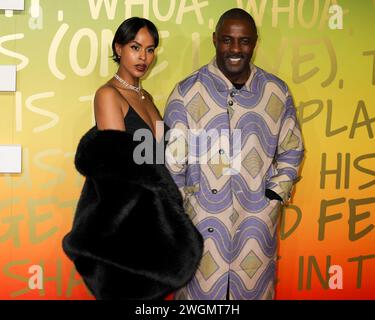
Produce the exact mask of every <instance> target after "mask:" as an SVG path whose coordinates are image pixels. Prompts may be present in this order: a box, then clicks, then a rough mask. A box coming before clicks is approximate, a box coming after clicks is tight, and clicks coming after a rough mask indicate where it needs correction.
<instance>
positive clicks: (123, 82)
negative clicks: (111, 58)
mask: <svg viewBox="0 0 375 320" xmlns="http://www.w3.org/2000/svg"><path fill="white" fill-rule="evenodd" d="M114 77H115V78H116V79H117V80H118V82H120V83H121V84H122V85H123V87H124V88H125V89H130V90H133V91H135V92H137V93H138V94H139V96H140V97H141V99H142V100H144V99H145V98H146V97H145V95H144V93H143V90H142V87H141V85H140V84H139V87H136V86H133V85H132V84H130V83H127V82H126V81H125V80H124V79H122V78H121V77H120V76H119V75H118V74H117V73H115V75H114Z"/></svg>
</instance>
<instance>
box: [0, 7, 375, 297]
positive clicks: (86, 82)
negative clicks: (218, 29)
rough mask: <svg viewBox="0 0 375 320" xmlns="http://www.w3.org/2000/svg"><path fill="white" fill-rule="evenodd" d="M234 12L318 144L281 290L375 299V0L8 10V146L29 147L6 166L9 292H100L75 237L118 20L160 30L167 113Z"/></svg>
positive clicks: (159, 84) (4, 262) (0, 257)
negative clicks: (254, 34)
mask: <svg viewBox="0 0 375 320" xmlns="http://www.w3.org/2000/svg"><path fill="white" fill-rule="evenodd" d="M233 7H240V8H243V9H245V10H247V11H248V12H250V13H251V14H252V15H253V17H254V19H255V21H256V24H257V26H258V30H259V41H258V45H257V48H256V52H255V54H254V63H255V64H256V65H258V66H260V67H261V68H264V69H265V70H267V71H269V72H272V73H274V74H276V75H277V76H279V77H280V78H282V79H283V80H285V81H286V82H287V83H288V85H289V86H290V90H291V92H292V94H293V96H294V100H295V105H296V109H297V114H298V118H299V121H300V124H301V127H302V131H303V137H304V142H305V146H306V156H305V160H304V163H303V167H302V172H301V175H302V179H301V180H300V181H299V182H298V183H297V185H296V190H295V192H294V195H293V199H292V200H293V201H292V202H291V203H290V205H289V206H288V207H286V208H285V210H284V211H283V213H282V219H281V223H280V250H279V260H278V274H277V277H278V282H277V295H276V298H277V299H374V298H375V247H374V246H375V245H374V244H375V230H374V224H375V192H374V191H375V143H374V132H375V94H374V93H375V90H374V89H375V42H374V36H373V31H374V27H375V1H373V0H361V1H354V0H342V1H339V0H337V1H330V0H306V1H304V0H215V1H214V0H125V1H124V0H122V1H116V0H80V1H66V0H64V1H63V0H55V1H47V0H40V1H33V0H30V1H28V0H26V1H25V2H24V10H17V11H11V10H0V66H1V65H3V66H9V65H10V66H15V68H16V89H15V91H12V90H7V91H3V92H0V145H2V146H3V147H4V146H5V147H6V146H12V145H20V146H21V149H22V172H21V173H1V174H0V299H92V298H93V297H92V296H91V295H90V293H89V292H88V291H87V289H86V288H85V286H84V284H83V282H82V280H81V279H80V277H79V275H78V274H77V273H76V271H75V269H74V266H73V264H72V263H71V262H70V261H69V260H68V259H67V258H66V256H65V255H64V253H63V251H62V247H61V240H62V237H63V236H64V235H65V234H66V233H67V232H68V231H69V230H70V228H71V225H72V219H73V215H74V210H75V206H76V203H77V199H78V197H79V194H80V191H81V188H82V184H83V178H82V176H80V175H79V174H78V173H77V171H76V170H75V168H74V165H73V159H74V154H75V149H76V146H77V143H78V141H79V139H80V137H81V136H82V134H83V133H84V132H85V131H86V130H87V129H88V128H90V127H91V126H92V125H93V123H94V118H93V107H92V101H93V96H94V93H95V91H96V89H97V88H98V87H99V86H100V85H102V84H103V83H105V82H106V81H107V80H108V79H109V78H111V77H112V76H113V73H114V72H115V71H116V70H117V68H116V65H115V64H114V63H113V62H112V61H111V59H110V58H109V56H110V55H111V42H112V38H113V35H114V32H115V30H116V29H117V27H118V25H119V24H120V23H121V22H122V21H123V20H124V19H126V18H128V17H131V16H143V17H146V18H149V19H150V20H152V21H153V22H154V23H155V24H156V25H157V27H158V28H159V30H160V36H161V45H160V47H159V48H158V52H157V59H156V63H155V65H154V66H153V68H152V70H151V71H150V72H149V74H148V75H147V78H146V79H144V81H143V86H144V87H145V88H146V89H147V90H148V91H149V92H150V93H151V94H152V95H153V97H154V100H155V103H156V105H157V107H158V108H159V110H160V111H161V113H162V114H163V112H164V108H165V103H166V100H167V98H168V95H169V93H170V92H171V90H172V89H173V87H174V85H175V84H176V83H177V82H178V81H180V80H181V79H183V78H184V77H186V76H187V75H189V74H190V73H191V72H192V71H194V70H195V69H197V68H198V67H200V66H201V65H203V64H206V63H207V62H209V61H210V60H211V58H212V57H213V56H214V52H215V51H214V47H213V44H212V32H213V30H214V28H215V25H216V23H217V21H218V18H219V17H220V15H221V14H222V13H223V12H224V11H226V10H227V9H230V8H233ZM0 70H1V68H0ZM6 70H8V69H6ZM4 72H5V71H4ZM4 75H5V73H4V74H3V76H4ZM4 81H5V80H4ZM151 240H152V239H151Z"/></svg>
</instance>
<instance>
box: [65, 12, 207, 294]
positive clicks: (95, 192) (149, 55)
mask: <svg viewBox="0 0 375 320" xmlns="http://www.w3.org/2000/svg"><path fill="white" fill-rule="evenodd" d="M158 42H159V36H158V31H157V29H156V27H155V26H154V24H153V23H152V22H150V21H149V20H146V19H143V18H136V17H135V18H130V19H127V20H125V21H124V22H123V23H122V24H121V25H120V26H119V28H118V30H117V31H116V33H115V36H114V39H113V43H112V49H113V60H114V61H115V62H116V63H118V65H119V68H118V71H117V73H116V74H115V75H114V77H113V78H112V79H110V80H109V81H108V82H107V83H106V84H104V85H103V86H102V87H100V88H99V89H98V90H97V92H96V94H95V100H94V107H95V118H96V126H95V127H93V128H91V129H90V130H89V131H88V132H87V133H86V134H85V135H84V136H83V137H82V139H81V141H80V142H79V145H78V148H77V152H76V157H75V165H76V168H77V170H78V171H79V172H80V173H81V174H82V175H84V176H85V177H86V180H85V184H84V186H83V190H82V193H81V196H80V199H79V202H78V205H77V209H76V213H75V217H74V221H73V227H72V230H71V232H69V233H68V234H67V235H66V236H65V237H64V239H63V249H64V251H65V253H66V254H67V256H68V257H69V258H70V259H71V260H72V261H73V262H74V264H75V267H76V269H77V271H78V272H79V273H80V275H81V277H82V278H83V280H84V282H85V284H86V285H87V287H88V288H89V289H90V291H91V292H92V293H93V295H94V296H95V297H96V298H97V299H163V298H164V297H165V296H166V295H168V294H169V293H171V292H173V291H175V290H177V289H178V288H180V287H183V286H184V285H185V284H187V283H188V282H189V280H190V279H191V278H192V276H193V274H194V273H195V271H196V269H197V267H198V264H199V261H200V259H201V256H202V250H203V241H202V237H201V235H200V233H199V232H198V231H197V230H196V229H195V227H194V226H193V224H192V223H191V221H190V219H189V218H188V216H187V215H186V214H185V213H184V210H183V205H182V197H181V195H180V193H179V191H178V188H177V186H176V185H175V183H174V181H173V179H172V178H171V176H170V175H169V172H168V170H167V169H166V168H165V166H164V165H163V164H162V162H160V161H156V160H157V159H156V158H157V157H156V156H155V154H156V153H157V152H156V151H157V150H160V148H161V150H162V155H163V154H164V152H163V151H164V149H163V145H164V143H163V142H164V141H163V140H164V131H165V130H166V129H168V128H166V127H165V126H164V125H162V126H160V123H161V122H160V121H161V117H160V114H159V112H158V111H157V109H156V107H155V105H154V104H153V101H152V97H151V96H150V94H148V93H147V92H146V91H145V90H144V89H142V87H141V85H140V78H141V77H142V76H144V75H145V73H146V72H147V70H148V68H149V66H150V65H151V63H152V61H153V59H154V54H155V52H154V51H155V48H156V47H157V46H158ZM160 129H161V130H160ZM139 137H142V138H144V139H139ZM159 155H160V152H159ZM159 160H160V159H159ZM158 163H161V164H158Z"/></svg>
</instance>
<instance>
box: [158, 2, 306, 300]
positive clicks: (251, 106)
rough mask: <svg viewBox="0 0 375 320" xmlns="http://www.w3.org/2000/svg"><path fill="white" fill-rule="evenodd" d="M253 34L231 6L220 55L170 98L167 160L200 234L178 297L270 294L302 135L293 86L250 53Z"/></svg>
mask: <svg viewBox="0 0 375 320" xmlns="http://www.w3.org/2000/svg"><path fill="white" fill-rule="evenodd" d="M257 37H258V36H257V29H256V26H255V23H254V20H253V18H252V17H251V16H250V15H249V14H248V13H247V12H246V11H244V10H242V9H231V10H229V11H227V12H225V13H224V14H223V15H222V16H221V17H220V19H219V21H218V24H217V26H216V30H215V32H214V33H213V43H214V45H215V48H216V57H215V58H214V59H213V60H212V61H211V62H210V63H209V64H208V65H205V66H203V67H202V68H200V69H199V70H197V71H196V72H194V73H193V74H192V75H190V76H189V77H187V78H186V79H184V80H183V81H181V82H180V83H178V84H177V86H176V87H175V89H174V90H173V92H172V93H171V95H170V97H169V99H168V102H167V108H166V111H165V118H164V121H165V122H166V124H167V125H168V126H169V127H170V128H171V129H173V130H171V131H172V132H171V136H170V139H169V143H168V145H167V149H166V159H167V167H168V169H169V170H170V172H171V174H172V177H173V178H174V180H175V182H176V184H177V185H178V187H179V188H180V191H181V192H182V194H183V197H184V206H185V210H186V212H187V213H188V214H189V216H190V218H191V219H192V221H193V223H194V224H195V226H196V227H197V228H198V230H199V231H200V232H201V234H202V235H203V237H204V253H203V257H202V260H201V262H200V266H199V269H198V270H197V272H196V273H195V275H194V277H193V279H192V280H191V281H190V283H189V284H188V285H187V286H186V287H184V288H183V289H181V290H179V291H178V292H177V293H176V295H175V298H176V299H210V300H219V299H236V300H240V299H273V298H274V280H275V266H276V257H277V236H276V229H277V224H278V220H279V212H280V207H281V205H283V204H285V203H286V202H287V201H288V200H289V198H290V194H291V188H292V185H293V183H294V182H296V180H297V177H298V169H299V166H300V163H301V161H302V158H303V142H302V137H301V132H300V128H299V125H298V123H297V120H296V113H295V108H294V105H293V100H292V97H291V95H290V93H289V90H288V87H287V85H286V84H285V83H284V82H283V81H282V80H280V79H279V78H277V77H276V76H274V75H272V74H270V73H267V72H266V71H264V70H262V69H260V68H258V67H256V66H255V65H254V64H252V63H251V62H250V60H251V57H252V54H253V50H254V48H255V45H256V41H257Z"/></svg>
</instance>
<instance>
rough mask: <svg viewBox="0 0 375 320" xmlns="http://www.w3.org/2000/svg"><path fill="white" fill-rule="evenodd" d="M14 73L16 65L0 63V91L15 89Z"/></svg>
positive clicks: (15, 72)
mask: <svg viewBox="0 0 375 320" xmlns="http://www.w3.org/2000/svg"><path fill="white" fill-rule="evenodd" d="M0 1H1V0H0ZM16 74H17V67H16V65H6V64H4V65H0V91H16Z"/></svg>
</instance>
